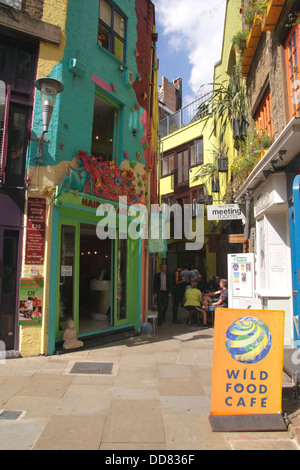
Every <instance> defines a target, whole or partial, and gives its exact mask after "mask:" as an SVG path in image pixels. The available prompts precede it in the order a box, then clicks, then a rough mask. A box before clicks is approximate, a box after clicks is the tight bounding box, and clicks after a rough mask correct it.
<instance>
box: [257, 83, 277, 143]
mask: <svg viewBox="0 0 300 470" xmlns="http://www.w3.org/2000/svg"><path fill="white" fill-rule="evenodd" d="M254 119H255V124H256V129H257V131H258V133H263V132H268V134H269V135H270V137H272V136H273V122H272V106H271V94H270V90H268V91H267V92H266V94H265V96H264V98H263V100H262V102H261V104H260V106H259V108H258V110H257V111H256V114H255V118H254Z"/></svg>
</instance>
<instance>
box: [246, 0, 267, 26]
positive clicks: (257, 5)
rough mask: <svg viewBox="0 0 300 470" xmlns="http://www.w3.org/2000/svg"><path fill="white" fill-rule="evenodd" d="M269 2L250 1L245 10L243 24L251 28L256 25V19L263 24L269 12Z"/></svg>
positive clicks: (262, 0)
mask: <svg viewBox="0 0 300 470" xmlns="http://www.w3.org/2000/svg"><path fill="white" fill-rule="evenodd" d="M268 3H269V0H258V1H253V0H252V1H250V2H249V3H248V5H247V6H246V7H245V8H244V10H243V23H244V24H245V25H247V26H249V28H251V26H252V25H253V24H254V20H255V18H256V19H257V20H258V22H261V20H262V17H263V16H264V14H265V13H266V11H267V8H268Z"/></svg>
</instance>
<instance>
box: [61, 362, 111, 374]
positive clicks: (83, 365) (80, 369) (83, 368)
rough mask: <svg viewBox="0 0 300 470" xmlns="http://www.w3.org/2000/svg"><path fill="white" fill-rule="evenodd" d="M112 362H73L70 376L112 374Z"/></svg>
mask: <svg viewBox="0 0 300 470" xmlns="http://www.w3.org/2000/svg"><path fill="white" fill-rule="evenodd" d="M112 370H113V362H75V364H74V366H73V367H72V369H71V371H70V374H112Z"/></svg>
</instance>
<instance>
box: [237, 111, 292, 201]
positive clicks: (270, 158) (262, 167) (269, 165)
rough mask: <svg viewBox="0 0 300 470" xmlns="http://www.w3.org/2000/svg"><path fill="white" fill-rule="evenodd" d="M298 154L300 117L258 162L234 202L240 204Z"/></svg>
mask: <svg viewBox="0 0 300 470" xmlns="http://www.w3.org/2000/svg"><path fill="white" fill-rule="evenodd" d="M298 154H300V117H297V118H296V117H295V118H293V119H292V120H291V121H290V122H289V123H288V125H287V126H286V127H285V129H284V130H283V131H282V132H281V134H280V135H279V137H277V139H276V140H275V142H274V143H273V144H272V146H271V147H270V148H269V150H268V151H267V153H266V154H265V155H264V156H263V158H262V159H261V160H260V161H259V162H258V164H257V165H256V166H255V168H254V169H253V171H252V172H251V173H250V175H249V176H248V178H247V179H246V180H245V181H244V183H243V184H242V186H241V187H240V188H239V190H238V191H237V193H236V194H235V196H234V201H235V202H242V200H243V199H244V198H245V197H246V196H251V194H252V192H253V191H254V190H255V189H256V188H257V187H258V186H259V185H260V184H261V183H263V182H265V181H266V180H267V179H268V177H269V176H270V175H272V174H273V173H275V172H276V171H280V170H281V171H282V170H283V169H285V168H286V167H287V166H288V165H289V164H290V163H291V162H292V161H293V160H294V158H295V157H296V156H297V155H298Z"/></svg>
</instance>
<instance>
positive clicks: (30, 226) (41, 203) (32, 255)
mask: <svg viewBox="0 0 300 470" xmlns="http://www.w3.org/2000/svg"><path fill="white" fill-rule="evenodd" d="M45 221H46V200H45V199H42V198H38V197H30V198H29V199H28V209H27V227H26V228H27V230H26V251H25V264H33V265H41V264H44V252H45V225H46V223H45Z"/></svg>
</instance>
